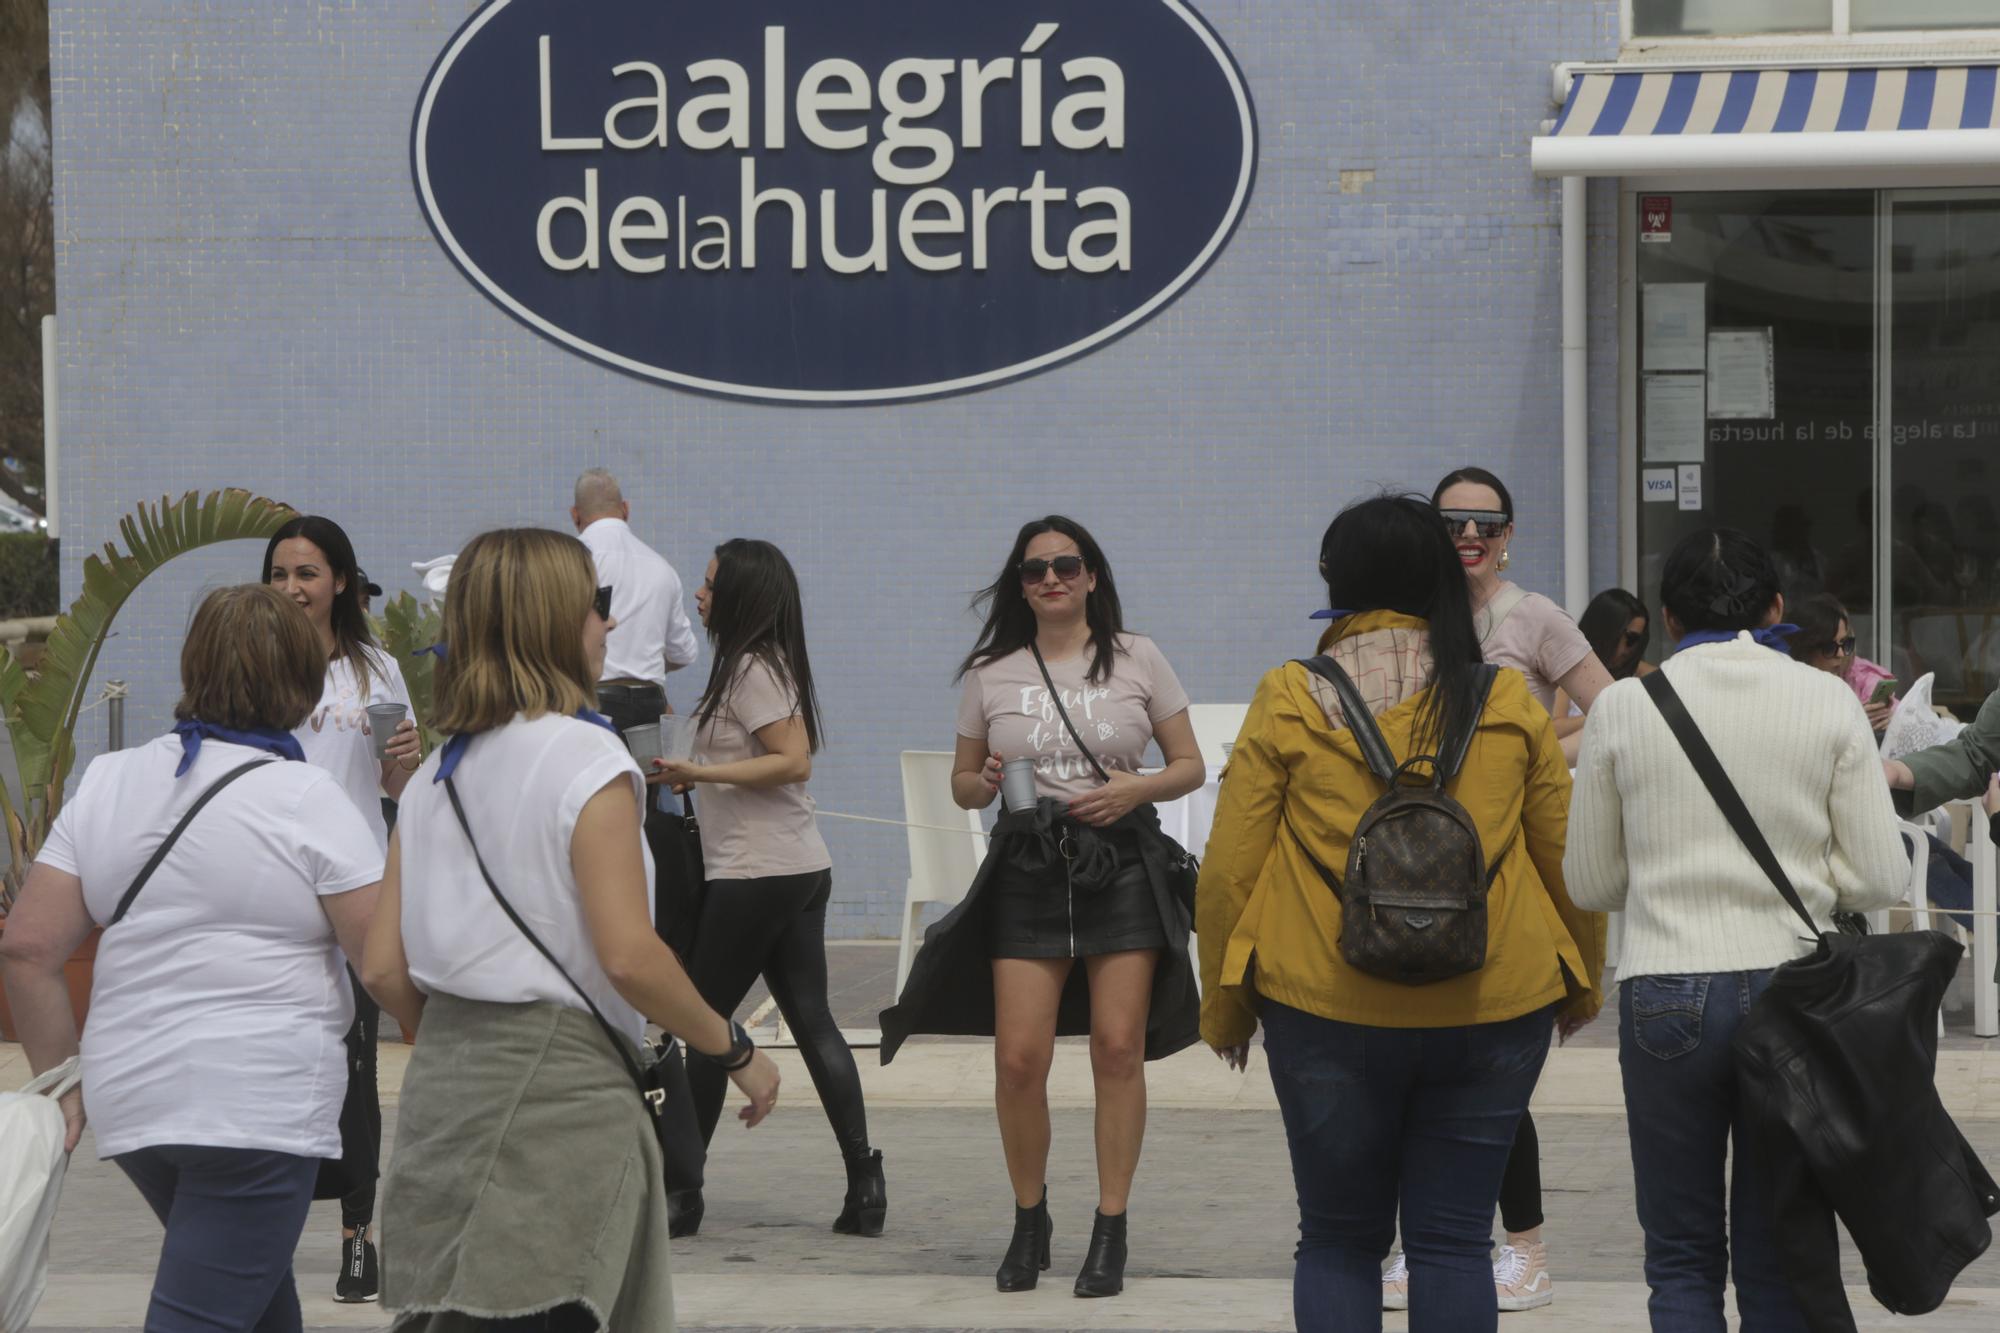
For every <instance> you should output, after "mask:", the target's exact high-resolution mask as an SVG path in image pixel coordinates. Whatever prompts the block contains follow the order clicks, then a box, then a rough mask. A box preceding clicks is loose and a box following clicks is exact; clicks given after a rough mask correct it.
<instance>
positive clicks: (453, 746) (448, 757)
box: [431, 708, 625, 782]
mask: <svg viewBox="0 0 2000 1333" xmlns="http://www.w3.org/2000/svg"><path fill="white" fill-rule="evenodd" d="M576 720H577V721H579V722H592V723H595V724H596V725H598V726H600V727H603V728H604V729H605V730H606V731H608V732H610V733H611V734H612V735H614V736H618V739H619V740H621V741H622V740H624V739H625V738H624V737H623V736H619V734H618V728H616V727H614V726H612V725H611V719H610V718H608V717H606V716H604V714H602V713H598V712H594V711H592V710H591V709H588V708H579V709H577V710H576ZM478 734H479V733H478V732H474V731H464V732H460V733H459V734H458V735H456V736H453V737H452V738H451V739H450V740H448V741H446V742H445V743H444V748H443V749H442V750H440V751H438V771H437V776H435V777H433V778H432V779H431V781H432V782H443V781H444V780H445V779H446V778H448V777H450V776H451V775H452V774H453V773H456V772H457V771H458V761H459V760H461V759H463V758H465V749H466V747H467V746H469V745H471V744H472V738H473V737H474V736H476V735H478Z"/></svg>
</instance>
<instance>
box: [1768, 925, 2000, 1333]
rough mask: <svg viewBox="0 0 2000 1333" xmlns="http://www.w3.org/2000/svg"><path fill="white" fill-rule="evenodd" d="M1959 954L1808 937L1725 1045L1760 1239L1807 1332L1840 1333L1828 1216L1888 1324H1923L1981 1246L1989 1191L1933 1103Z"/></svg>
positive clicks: (1910, 942) (1991, 1204) (1910, 937)
mask: <svg viewBox="0 0 2000 1333" xmlns="http://www.w3.org/2000/svg"><path fill="white" fill-rule="evenodd" d="M1963 952H1964V949H1963V946H1961V945H1960V944H1959V943H1958V941H1956V940H1954V939H1951V938H1950V937H1948V936H1946V935H1944V934H1942V933H1941V932H1938V931H1911V932H1907V933H1904V934H1899V935H1886V936H1873V937H1867V938H1855V937H1852V936H1845V935H1828V936H1823V937H1821V944H1820V948H1819V951H1818V952H1817V953H1815V954H1814V955H1813V956H1811V957H1809V958H1804V959H1801V960H1799V961H1798V962H1796V963H1790V964H1787V965H1786V966H1784V967H1782V968H1780V969H1778V972H1777V974H1776V976H1775V977H1773V978H1772V982H1771V987H1770V989H1769V990H1767V991H1766V992H1765V993H1764V995H1763V996H1762V997H1760V999H1759V1000H1758V1003H1757V1005H1756V1007H1755V1009H1754V1010H1753V1011H1752V1012H1751V1015H1750V1017H1749V1018H1748V1019H1747V1020H1746V1021H1745V1022H1744V1024H1743V1026H1742V1027H1741V1028H1740V1029H1739V1030H1738V1032H1737V1036H1736V1043H1735V1055H1736V1065H1737V1074H1738V1081H1739V1084H1740V1090H1741V1093H1742V1097H1743V1103H1744V1107H1745V1110H1746V1112H1747V1113H1748V1116H1749V1118H1750V1120H1751V1123H1752V1125H1753V1127H1754V1131H1753V1143H1752V1145H1751V1146H1752V1147H1753V1148H1754V1150H1756V1151H1760V1152H1762V1153H1764V1155H1765V1157H1766V1159H1767V1160H1768V1161H1769V1163H1770V1165H1771V1176H1772V1180H1773V1182H1774V1191H1775V1196H1776V1197H1775V1199H1774V1200H1773V1209H1772V1219H1771V1227H1772V1231H1773V1232H1774V1233H1775V1235H1776V1237H1777V1241H1778V1247H1779V1251H1780V1259H1781V1261H1782V1263H1783V1265H1784V1269H1785V1275H1786V1277H1787V1279H1788V1280H1789V1281H1790V1283H1791V1286H1792V1290H1793V1292H1794V1294H1795V1295H1796V1296H1797V1297H1798V1300H1799V1303H1800V1304H1801V1305H1802V1306H1803V1307H1804V1308H1805V1313H1806V1316H1807V1320H1808V1322H1809V1323H1810V1325H1811V1327H1812V1328H1813V1329H1815V1330H1820V1331H1825V1330H1852V1329H1853V1328H1854V1327H1855V1324H1854V1313H1853V1311H1852V1309H1850V1308H1849V1306H1848V1303H1847V1295H1846V1292H1845V1291H1844V1290H1843V1288H1842V1287H1841V1281H1840V1239H1839V1233H1838V1231H1837V1229H1836V1228H1835V1227H1834V1224H1833V1220H1834V1218H1835V1217H1836V1216H1838V1217H1839V1218H1840V1220H1841V1222H1842V1223H1844V1224H1845V1225H1846V1227H1847V1230H1848V1234H1849V1235H1851V1236H1853V1237H1854V1243H1855V1245H1856V1246H1857V1247H1858V1248H1859V1249H1860V1251H1861V1258H1862V1262H1863V1263H1865V1264H1866V1265H1867V1269H1868V1289H1869V1290H1870V1291H1871V1292H1872V1293H1873V1294H1874V1296H1875V1299H1876V1300H1878V1301H1880V1302H1881V1303H1882V1304H1883V1306H1885V1307H1886V1308H1887V1309H1889V1310H1891V1311H1894V1312H1895V1313H1897V1314H1902V1315H1918V1314H1927V1313H1929V1312H1930V1311H1932V1310H1935V1309H1936V1308H1937V1307H1938V1306H1939V1305H1940V1304H1942V1303H1943V1301H1944V1298H1945V1296H1946V1295H1947V1294H1948V1293H1949V1292H1950V1290H1951V1284H1952V1281H1953V1279H1955V1278H1956V1277H1957V1276H1958V1274H1959V1273H1960V1272H1961V1271H1962V1270H1963V1269H1964V1268H1965V1266H1966V1265H1967V1264H1970V1263H1971V1262H1972V1261H1973V1260H1974V1259H1976V1258H1978V1257H1979V1255H1980V1254H1981V1253H1983V1252H1984V1251H1985V1249H1986V1247H1987V1246H1988V1245H1989V1244H1990V1243H1991V1242H1992V1239H1993V1232H1992V1228H1991V1226H1990V1225H1989V1224H1988V1223H1987V1220H1986V1219H1987V1218H1989V1217H1991V1216H1993V1215H1994V1214H1995V1213H2000V1187H1996V1186H1995V1184H1994V1181H1993V1177H1992V1176H1991V1175H1989V1174H1987V1171H1986V1169H1985V1168H1984V1167H1983V1166H1981V1165H1980V1163H1979V1160H1978V1159H1977V1158H1976V1157H1974V1156H1973V1152H1972V1149H1971V1147H1970V1146H1969V1145H1968V1144H1967V1143H1966V1141H1965V1136H1964V1135H1962V1134H1960V1133H1959V1131H1958V1126H1957V1125H1955V1124H1953V1123H1952V1119H1951V1116H1950V1114H1949V1113H1947V1112H1946V1110H1945V1108H1944V1103H1943V1102H1942V1101H1941V1100H1939V1097H1938V1092H1937V1084H1936V1080H1935V1076H1936V1071H1937V1013H1938V1003H1939V1001H1940V1000H1941V999H1942V998H1943V996H1944V990H1945V986H1946V984H1947V983H1948V982H1950V980H1951V976H1952V972H1953V971H1954V969H1956V967H1957V966H1958V960H1959V956H1960V955H1961V954H1962V953H1963Z"/></svg>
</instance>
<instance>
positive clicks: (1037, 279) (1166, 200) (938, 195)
mask: <svg viewBox="0 0 2000 1333" xmlns="http://www.w3.org/2000/svg"><path fill="white" fill-rule="evenodd" d="M1255 162H1256V125H1255V120H1254V117H1253V115H1252V112H1251V106H1250V97H1249V93H1248V91H1247V90H1246V89H1245V87H1244V83H1243V79H1242V76H1241V74H1240V73H1239V72H1238V70H1237V68H1236V64H1235V62H1234V60H1233V59H1232V58H1231V56H1230V54H1229V52H1228V50H1227V49H1226V48H1225V47H1224V46H1223V45H1222V43H1221V41H1220V40H1219V39H1218V38H1217V37H1216V35H1215V34H1214V32H1212V31H1211V30H1210V29H1209V28H1208V26H1207V25H1206V24H1205V23H1204V22H1203V21H1202V20H1201V18H1200V17H1199V16H1198V15H1196V14H1195V13H1194V11H1193V10H1192V9H1190V8H1189V7H1188V6H1187V5H1186V4H1184V3H1182V2H1181V0H979V3H966V0H732V2H731V3H726V4H724V3H717V2H716V0H644V2H643V3H641V0H488V2H487V3H486V4H485V5H483V6H482V7H481V8H480V9H479V10H478V11H477V12H476V13H474V14H473V16H472V18H471V19H470V20H468V21H467V22H466V24H465V26H464V27H463V28H461V29H460V30H459V32H458V34H457V35H456V36H455V37H454V38H453V39H452V41H451V43H450V45H449V46H447V47H446V48H445V50H444V53H443V54H442V55H441V56H439V57H438V60H437V63H436V65H435V66H434V67H433V68H432V70H431V74H430V77H429V78H428V79H427V80H426V81H425V83H424V88H423V94H422V97H421V98H420V100H419V102H418V106H417V114H416V123H415V125H414V128H413V131H412V135H411V165H412V170H413V171H414V174H415V178H416V187H417V193H418V195H419V197H420V199H421V201H422V204H423V209H424V215H425V217H426V218H427V219H428V220H429V222H430V225H431V228H432V230H433V231H435V232H436V233H437V238H438V240H439V241H440V242H441V243H442V244H443V245H444V248H445V249H446V251H448V252H449V253H450V255H451V257H452V259H453V260H454V262H456V263H457V264H458V266H459V267H460V268H461V269H463V270H464V272H465V274H466V276H467V277H469V278H471V279H472V281H473V282H474V283H475V284H476V285H477V286H478V287H479V288H480V289H481V290H482V291H484V292H485V293H486V294H487V295H488V296H490V297H491V298H492V299H493V300H494V301H496V302H498V303H499V304H500V306H501V307H502V308H504V309H505V310H507V311H508V312H509V313H510V314H512V315H514V316H515V317H517V318H518V319H520V320H522V321H523V322H524V323H526V324H527V325H528V326H529V327H531V328H533V329H535V330H536V331H537V332H539V333H542V334H544V335H546V336H548V337H549V338H552V339H554V340H555V341H557V342H559V343H561V344H563V345H564V346H566V347H568V348H570V349H572V350H574V351H577V352H580V353H582V354H584V355H586V356H590V357H594V358H596V359H597V360H599V361H602V362H604V363H606V364H608V365H611V366H615V367H617V368H618V369H620V370H624V371H628V372H630V373H632V374H635V375H640V376H644V377H646V378H649V379H656V380H661V381H664V382H666V383H669V384H675V385H680V386H682V387H685V388H689V389H697V390H702V391H705V392H710V393H720V394H728V395H733V396H741V397H748V398H761V399H776V400H782V401H792V402H884V401H892V400H901V399H911V398H919V397H925V396H931V395H938V394H947V393H957V392H961V391H964V390H967V389H975V388H979V387H982V386H985V385H990V384H995V383H998V382H1000V381H1003V380H1007V379H1012V378H1015V377H1018V376H1021V375H1027V374H1031V373H1033V372H1035V371H1037V370H1043V369H1046V368H1047V367H1049V366H1052V365H1055V364H1057V363H1059V362H1061V361H1064V360H1067V359H1068V358H1070V357H1074V356H1079V355H1081V354H1083V353H1085V352H1087V351H1089V350H1091V349H1092V348H1094V347H1098V346H1101V345H1102V344H1104V343H1105V342H1107V341H1109V340H1111V339H1113V338H1116V337H1117V336H1119V335H1120V334H1123V333H1126V332H1128V331H1130V330H1131V329H1132V328H1133V327H1135V326H1136V325H1137V324H1139V323H1140V322H1141V321H1142V320H1144V319H1146V318H1147V317H1148V316H1150V315H1153V314H1155V313H1157V312H1158V311H1159V310H1160V309H1162V308H1163V307H1164V306H1165V305H1166V304H1167V303H1168V302H1169V301H1171V300H1173V299H1174V297H1175V296H1177V295H1179V294H1180V293H1181V292H1182V291H1184V290H1186V288H1187V287H1188V285H1189V284H1190V283H1192V282H1193V281H1194V280H1195V279H1196V278H1198V277H1199V276H1200V275H1201V273H1202V272H1203V270H1204V269H1205V268H1206V267H1207V266H1208V264H1209V263H1210V262H1211V261H1212V260H1213V259H1214V258H1215V256H1216V255H1217V253H1218V252H1219V251H1220V250H1221V248H1222V246H1223V245H1224V244H1225V243H1226V242H1227V241H1228V239H1229V236H1230V233H1231V232H1232V231H1233V230H1234V229H1235V227H1236V224H1237V222H1238V220H1239V219H1240V218H1241V217H1242V216H1243V210H1244V206H1245V204H1246V203H1247V201H1248V199H1249V195H1250V185H1251V180H1252V177H1253V175H1254V168H1255Z"/></svg>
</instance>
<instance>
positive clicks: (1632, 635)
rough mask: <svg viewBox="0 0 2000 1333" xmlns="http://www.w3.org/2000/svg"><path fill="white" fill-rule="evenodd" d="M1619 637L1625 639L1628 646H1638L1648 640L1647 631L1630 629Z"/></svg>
mask: <svg viewBox="0 0 2000 1333" xmlns="http://www.w3.org/2000/svg"><path fill="white" fill-rule="evenodd" d="M1619 637H1620V638H1621V639H1623V640H1624V643H1625V646H1626V647H1627V648H1637V647H1638V646H1639V645H1640V644H1642V643H1644V642H1645V641H1646V631H1645V630H1629V629H1628V630H1626V631H1625V632H1624V633H1623V634H1622V635H1620V636H1619Z"/></svg>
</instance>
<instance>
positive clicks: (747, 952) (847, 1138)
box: [688, 870, 868, 1158]
mask: <svg viewBox="0 0 2000 1333" xmlns="http://www.w3.org/2000/svg"><path fill="white" fill-rule="evenodd" d="M832 892H833V872H832V871H830V870H815V871H812V872H810V873H808V874H804V875H773V876H770V877H769V878H766V879H712V880H710V881H709V882H708V887H707V892H706V893H705V894H704V895H703V902H702V908H701V924H700V925H699V926H697V927H696V929H695V943H694V957H693V958H691V959H689V960H688V975H689V976H690V977H692V978H693V980H694V984H695V988H696V989H697V990H699V991H700V992H701V998H702V999H704V1000H706V1001H708V1003H709V1006H710V1007H711V1008H713V1009H714V1010H715V1011H716V1012H718V1013H722V1014H733V1013H735V1012H736V1007H737V1006H738V1005H740V1004H742V1003H743V997H744V996H746V995H748V994H749V993H750V987H751V986H752V985H753V984H754V983H755V982H756V980H757V977H758V975H759V974H760V973H761V974H762V975H763V978H764V982H765V984H766V985H768V986H769V987H770V988H771V997H772V998H773V999H775V1000H776V1001H777V1002H778V1012H779V1013H781V1014H783V1015H784V1016H785V1022H786V1024H787V1025H788V1026H789V1027H790V1028H791V1030H792V1035H793V1036H794V1037H796V1038H798V1043H799V1055H800V1056H801V1057H803V1058H804V1060H805V1062H806V1072H807V1073H809V1074H811V1075H812V1081H813V1087H814V1088H815V1089H816V1090H817V1091H818V1092H819V1100H820V1104H821V1105H823V1106H824V1107H825V1108H826V1118H827V1120H828V1121H829V1122H831V1124H832V1125H833V1137H834V1138H835V1139H836V1140H837V1141H838V1142H839V1144H840V1151H841V1153H842V1154H843V1155H844V1156H847V1157H856V1158H858V1157H861V1156H863V1155H864V1154H866V1153H867V1151H868V1113H867V1111H866V1110H865V1109H864V1108H863V1107H862V1104H861V1071H860V1070H859V1069H857V1068H855V1065H854V1053H853V1052H852V1051H850V1050H848V1049H847V1039H846V1038H844V1037H842V1036H841V1035H840V1029H839V1028H837V1027H835V1026H834V1022H833V1011H832V1009H830V1008H829V1007H828V1005H827V999H826V900H827V898H828V896H829V895H830V894H831V893H832ZM727 1078H728V1076H727V1075H726V1074H724V1073H723V1072H722V1070H721V1069H719V1068H717V1067H716V1066H715V1065H714V1064H711V1063H710V1062H709V1061H707V1060H690V1061H689V1062H688V1082H689V1083H690V1084H691V1085H692V1086H693V1089H694V1107H695V1114H696V1115H697V1116H699V1117H700V1121H701V1137H702V1140H703V1141H704V1142H706V1141H708V1140H709V1139H711V1138H713V1137H714V1135H715V1122H716V1121H717V1120H719V1119H720V1118H721V1117H722V1093H723V1084H724V1083H725V1082H726V1081H727Z"/></svg>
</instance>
